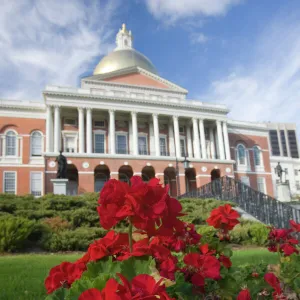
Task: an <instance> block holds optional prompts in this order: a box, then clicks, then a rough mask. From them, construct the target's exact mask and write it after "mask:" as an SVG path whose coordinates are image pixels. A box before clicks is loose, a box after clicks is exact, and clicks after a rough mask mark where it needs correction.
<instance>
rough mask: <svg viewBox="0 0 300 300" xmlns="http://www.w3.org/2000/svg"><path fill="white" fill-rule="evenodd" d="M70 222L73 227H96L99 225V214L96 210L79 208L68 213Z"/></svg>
mask: <svg viewBox="0 0 300 300" xmlns="http://www.w3.org/2000/svg"><path fill="white" fill-rule="evenodd" d="M70 222H71V223H72V225H73V226H74V227H81V226H87V227H96V226H99V215H98V213H97V211H96V210H91V209H86V208H79V209H76V210H74V211H73V212H72V214H71V215H70Z"/></svg>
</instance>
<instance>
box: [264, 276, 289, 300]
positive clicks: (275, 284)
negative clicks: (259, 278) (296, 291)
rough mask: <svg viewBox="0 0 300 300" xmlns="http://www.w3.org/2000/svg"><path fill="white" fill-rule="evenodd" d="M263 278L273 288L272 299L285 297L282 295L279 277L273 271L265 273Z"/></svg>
mask: <svg viewBox="0 0 300 300" xmlns="http://www.w3.org/2000/svg"><path fill="white" fill-rule="evenodd" d="M264 279H265V281H266V282H267V283H268V284H269V285H270V286H271V287H272V288H273V289H274V293H273V299H281V300H283V299H287V298H286V296H284V295H283V291H282V289H281V286H280V281H279V279H278V278H277V277H276V276H275V275H274V274H273V273H267V274H265V276H264Z"/></svg>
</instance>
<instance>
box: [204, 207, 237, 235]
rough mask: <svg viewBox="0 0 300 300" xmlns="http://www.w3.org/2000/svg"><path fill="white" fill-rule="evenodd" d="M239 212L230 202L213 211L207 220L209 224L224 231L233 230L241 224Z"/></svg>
mask: <svg viewBox="0 0 300 300" xmlns="http://www.w3.org/2000/svg"><path fill="white" fill-rule="evenodd" d="M239 217H240V215H239V213H238V212H237V211H236V210H234V209H232V207H231V206H230V205H229V204H225V205H223V206H219V207H218V208H215V209H213V210H212V211H211V214H210V217H209V218H208V219H207V220H206V222H207V224H208V225H210V226H213V227H215V228H217V229H222V230H223V231H224V233H227V232H228V231H229V230H232V229H233V228H234V226H235V225H237V224H239V223H240V222H239V221H238V218H239Z"/></svg>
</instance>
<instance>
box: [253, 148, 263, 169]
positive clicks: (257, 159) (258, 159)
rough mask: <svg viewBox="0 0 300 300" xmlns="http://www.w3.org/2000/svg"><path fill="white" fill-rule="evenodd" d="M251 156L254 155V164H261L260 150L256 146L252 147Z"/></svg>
mask: <svg viewBox="0 0 300 300" xmlns="http://www.w3.org/2000/svg"><path fill="white" fill-rule="evenodd" d="M253 156H254V164H255V166H260V165H261V150H260V149H259V148H258V147H257V146H254V147H253Z"/></svg>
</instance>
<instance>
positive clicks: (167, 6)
mask: <svg viewBox="0 0 300 300" xmlns="http://www.w3.org/2000/svg"><path fill="white" fill-rule="evenodd" d="M241 2H242V0H146V4H147V7H148V9H149V11H150V12H151V13H152V14H153V15H154V16H155V17H156V18H157V19H161V20H163V21H167V22H173V21H176V20H178V19H182V18H186V17H191V16H196V15H200V16H208V17H210V16H220V15H225V14H226V13H227V11H228V10H229V9H230V8H231V7H232V6H233V5H236V4H239V3H241Z"/></svg>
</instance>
